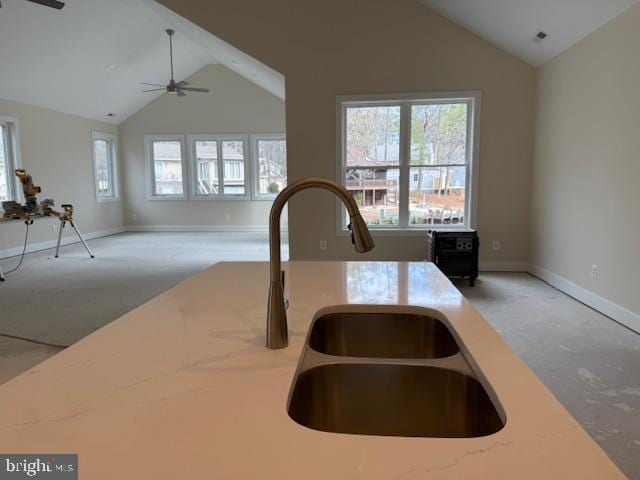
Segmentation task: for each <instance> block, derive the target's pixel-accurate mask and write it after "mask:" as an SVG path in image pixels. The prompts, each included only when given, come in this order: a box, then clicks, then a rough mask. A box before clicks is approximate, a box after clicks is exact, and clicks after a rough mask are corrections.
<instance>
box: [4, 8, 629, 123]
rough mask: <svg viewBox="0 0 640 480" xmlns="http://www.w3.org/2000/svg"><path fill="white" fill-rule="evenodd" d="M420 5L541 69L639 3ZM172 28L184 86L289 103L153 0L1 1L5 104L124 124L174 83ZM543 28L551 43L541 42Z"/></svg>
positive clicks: (273, 80)
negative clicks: (203, 75)
mask: <svg viewBox="0 0 640 480" xmlns="http://www.w3.org/2000/svg"><path fill="white" fill-rule="evenodd" d="M419 1H421V2H422V3H423V4H424V5H426V6H427V7H429V8H431V9H434V10H436V11H437V12H440V13H441V14H443V15H444V16H446V17H449V18H450V19H451V20H453V21H454V22H456V23H458V24H460V25H462V26H464V27H466V28H468V29H470V30H472V31H474V32H476V33H477V34H478V35H480V36H481V37H483V38H485V39H486V40H488V41H490V42H492V43H493V44H495V45H496V46H498V47H499V48H501V49H503V50H506V51H508V52H511V53H512V54H514V55H516V56H518V57H519V58H521V59H523V60H524V61H526V62H528V63H530V64H531V65H534V66H538V65H541V64H542V63H544V62H545V61H547V60H548V59H550V58H552V57H554V56H555V55H557V54H558V53H560V52H561V51H563V50H565V49H566V48H568V47H570V46H571V45H573V44H574V43H576V42H577V41H578V40H580V39H581V38H583V37H585V36H586V35H588V34H590V33H591V32H593V31H594V30H596V29H597V28H599V27H600V26H602V25H603V24H605V23H606V22H608V21H609V20H611V19H613V18H614V17H615V16H617V15H619V14H620V13H622V12H623V11H624V10H626V9H627V8H629V7H631V6H633V5H635V4H637V3H638V2H639V1H640V0H419ZM166 28H173V29H175V30H176V36H175V37H174V40H175V41H174V46H175V66H176V75H175V77H176V79H177V80H180V79H182V78H185V77H187V76H189V75H191V74H192V73H194V72H196V71H198V70H200V69H201V68H202V67H203V66H205V65H207V64H210V63H221V64H223V65H225V66H226V67H227V68H230V69H231V70H233V71H235V72H237V73H239V74H240V75H242V76H244V77H246V78H247V79H248V80H250V81H252V82H254V83H256V84H257V85H259V86H261V87H263V88H265V89H266V90H267V91H270V92H271V93H273V94H275V95H277V96H279V97H280V98H284V78H283V77H282V75H280V74H279V73H278V72H275V71H274V70H272V69H270V68H269V67H267V66H266V65H264V64H262V63H260V62H258V61H257V60H255V59H253V58H251V57H249V56H248V55H246V54H244V53H242V52H240V51H239V50H237V49H236V48H234V47H232V46H231V45H229V44H227V43H225V42H224V41H222V40H220V39H219V38H217V37H215V36H213V35H211V34H210V33H209V32H206V31H205V30H202V29H200V28H199V27H197V26H195V25H194V24H192V23H191V22H189V21H187V20H185V19H184V18H182V17H180V16H178V15H176V14H174V13H173V12H172V11H170V10H168V9H167V8H165V7H163V6H162V5H160V4H159V3H157V2H155V1H154V0H66V6H65V7H64V8H63V9H62V10H53V9H50V8H46V7H43V6H40V5H36V4H34V3H31V2H27V1H26V0H2V8H0V45H2V48H0V98H5V99H9V100H16V101H19V102H24V103H28V104H32V105H38V106H42V107H45V108H50V109H53V110H58V111H62V112H66V113H72V114H76V115H80V116H83V117H88V118H94V119H98V120H103V121H106V122H111V123H116V124H117V123H120V122H122V121H124V120H125V119H126V118H127V117H129V116H130V115H132V114H133V113H135V112H136V111H138V110H139V109H140V108H142V107H143V106H144V105H146V104H147V103H149V102H150V101H151V100H153V99H154V98H155V97H157V96H158V95H160V94H161V93H162V92H160V93H142V92H141V90H143V87H142V86H140V85H139V82H149V83H160V84H164V83H166V82H167V81H168V77H169V64H168V42H167V36H166V34H165V32H164V30H165V29H166ZM540 30H543V31H545V32H546V33H548V34H549V37H548V38H547V39H546V40H544V41H542V42H535V41H534V36H535V34H536V33H537V32H538V31H540ZM214 94H215V88H214ZM109 113H113V114H114V116H113V117H110V116H108V114H109Z"/></svg>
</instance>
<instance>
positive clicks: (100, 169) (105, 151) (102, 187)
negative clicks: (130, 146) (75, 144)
mask: <svg viewBox="0 0 640 480" xmlns="http://www.w3.org/2000/svg"><path fill="white" fill-rule="evenodd" d="M109 150H110V148H109V142H108V141H107V140H94V142H93V157H94V159H95V162H96V164H95V168H96V183H97V187H98V196H99V197H112V196H113V188H112V182H111V177H112V175H111V173H112V172H111V161H110V159H109V157H110V152H109Z"/></svg>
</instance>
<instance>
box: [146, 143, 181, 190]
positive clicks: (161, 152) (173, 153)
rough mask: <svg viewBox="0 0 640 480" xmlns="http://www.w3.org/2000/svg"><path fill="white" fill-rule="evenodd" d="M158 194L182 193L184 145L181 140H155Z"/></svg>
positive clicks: (154, 161)
mask: <svg viewBox="0 0 640 480" xmlns="http://www.w3.org/2000/svg"><path fill="white" fill-rule="evenodd" d="M152 145H153V167H154V176H155V192H154V193H155V194H156V195H182V194H183V193H184V191H183V187H182V145H181V143H180V141H179V140H172V141H157V142H153V144H152Z"/></svg>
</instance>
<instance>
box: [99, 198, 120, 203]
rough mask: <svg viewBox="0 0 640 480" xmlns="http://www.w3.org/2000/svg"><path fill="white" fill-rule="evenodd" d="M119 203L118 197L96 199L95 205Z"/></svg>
mask: <svg viewBox="0 0 640 480" xmlns="http://www.w3.org/2000/svg"><path fill="white" fill-rule="evenodd" d="M119 201H120V197H96V203H116V202H119Z"/></svg>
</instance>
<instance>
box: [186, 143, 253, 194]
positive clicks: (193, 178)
mask: <svg viewBox="0 0 640 480" xmlns="http://www.w3.org/2000/svg"><path fill="white" fill-rule="evenodd" d="M196 141H210V142H216V148H217V151H218V155H217V162H218V183H219V185H220V193H218V194H216V195H199V194H198V168H197V165H196V160H197V157H196V147H195V143H196ZM238 141H241V142H243V145H244V146H243V156H244V159H243V162H244V194H243V195H232V194H225V193H224V158H223V152H222V142H238ZM249 143H250V142H249V135H248V134H244V133H241V134H238V133H234V134H224V133H216V134H200V135H187V144H188V145H187V149H188V156H189V166H190V168H191V175H190V176H189V179H190V180H189V183H190V185H191V197H190V198H191V200H196V201H220V200H223V201H229V200H231V201H235V200H251V190H250V188H251V178H250V177H251V165H250V163H249V162H250V158H251V147H250V144H249Z"/></svg>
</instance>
